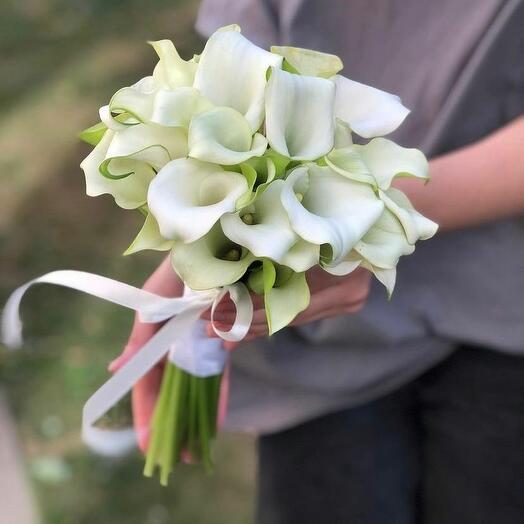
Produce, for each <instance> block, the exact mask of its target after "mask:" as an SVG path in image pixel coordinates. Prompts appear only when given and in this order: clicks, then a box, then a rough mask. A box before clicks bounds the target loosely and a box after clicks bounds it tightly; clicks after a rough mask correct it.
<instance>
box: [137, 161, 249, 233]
mask: <svg viewBox="0 0 524 524" xmlns="http://www.w3.org/2000/svg"><path fill="white" fill-rule="evenodd" d="M247 190H248V184H247V181H246V179H245V177H244V176H243V175H241V174H239V173H234V172H231V171H224V170H223V169H222V168H221V167H220V166H218V165H216V164H209V163H206V162H201V161H199V160H194V159H186V158H181V159H178V160H173V161H172V162H169V163H168V164H167V165H166V166H164V168H162V169H161V170H160V172H159V173H158V174H157V175H156V177H155V178H154V179H153V181H152V182H151V184H150V186H149V192H148V196H147V201H148V206H149V210H150V212H151V213H152V214H153V215H154V217H155V218H156V220H157V221H158V225H159V228H160V233H161V235H162V236H163V237H164V238H166V239H174V240H182V241H183V242H194V241H195V240H198V239H199V238H201V237H202V236H204V235H205V234H206V233H207V232H208V231H209V230H210V229H211V228H212V227H213V225H214V224H215V223H216V222H217V221H218V220H219V219H220V217H221V216H222V215H223V214H224V213H230V212H232V211H234V210H235V206H236V201H237V200H238V199H239V198H240V197H241V196H242V195H243V194H244V193H245V192H246V191H247Z"/></svg>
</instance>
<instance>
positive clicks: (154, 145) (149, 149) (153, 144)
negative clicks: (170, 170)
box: [106, 124, 187, 171]
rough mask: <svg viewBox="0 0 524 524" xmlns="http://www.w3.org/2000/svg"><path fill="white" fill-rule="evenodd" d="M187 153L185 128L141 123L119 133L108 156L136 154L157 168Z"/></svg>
mask: <svg viewBox="0 0 524 524" xmlns="http://www.w3.org/2000/svg"><path fill="white" fill-rule="evenodd" d="M186 154H187V135H186V132H185V131H184V130H183V129H180V128H170V127H164V126H159V125H156V124H147V125H146V124H139V125H136V126H127V127H126V128H125V129H123V130H122V131H118V132H117V133H115V135H114V138H113V140H112V142H111V144H110V146H109V148H108V151H107V155H106V158H116V157H126V156H131V155H132V156H133V158H135V159H136V160H140V161H142V162H146V163H148V164H149V165H151V166H152V167H153V168H155V169H156V170H157V171H158V170H159V169H161V168H162V167H163V166H164V165H165V164H167V162H169V161H170V160H174V159H176V158H182V157H184V156H186Z"/></svg>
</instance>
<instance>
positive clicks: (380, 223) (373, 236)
mask: <svg viewBox="0 0 524 524" xmlns="http://www.w3.org/2000/svg"><path fill="white" fill-rule="evenodd" d="M355 251H356V252H357V253H358V254H359V255H360V256H361V257H362V258H363V259H364V260H367V261H368V262H369V263H370V264H371V265H373V266H376V267H379V268H383V269H393V268H395V267H396V266H397V264H398V259H399V258H400V257H401V256H404V255H410V254H411V253H413V251H415V246H414V245H413V244H410V243H409V242H408V240H407V238H406V234H405V233H404V229H403V227H402V224H401V223H400V221H399V220H398V218H397V217H396V216H395V215H394V214H393V213H391V211H389V210H388V209H385V210H384V212H383V213H382V216H381V217H380V218H379V219H378V220H377V221H376V222H375V224H373V227H372V228H371V229H370V230H369V231H368V232H367V233H366V234H365V235H364V236H363V237H362V240H360V241H359V242H357V244H356V245H355Z"/></svg>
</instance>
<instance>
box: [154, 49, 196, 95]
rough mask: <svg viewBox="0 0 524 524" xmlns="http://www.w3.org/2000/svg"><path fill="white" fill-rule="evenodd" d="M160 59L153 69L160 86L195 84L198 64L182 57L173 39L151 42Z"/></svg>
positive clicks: (170, 86) (173, 87)
mask: <svg viewBox="0 0 524 524" xmlns="http://www.w3.org/2000/svg"><path fill="white" fill-rule="evenodd" d="M150 44H151V45H152V46H153V49H154V50H155V51H156V54H157V55H158V58H159V59H160V60H159V62H158V64H157V65H156V67H155V70H154V71H153V78H154V79H155V82H156V83H157V85H158V86H159V87H167V88H170V89H176V88H177V87H189V86H191V85H193V81H194V78H195V72H196V70H197V67H198V64H197V63H196V62H195V61H194V60H189V61H186V60H183V59H182V58H180V55H179V54H178V51H177V50H176V47H175V46H174V45H173V42H171V40H157V41H156V42H150Z"/></svg>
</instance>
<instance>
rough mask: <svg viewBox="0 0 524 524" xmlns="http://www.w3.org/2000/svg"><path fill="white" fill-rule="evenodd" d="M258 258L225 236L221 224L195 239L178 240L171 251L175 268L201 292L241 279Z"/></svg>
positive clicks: (184, 279) (191, 285)
mask: <svg viewBox="0 0 524 524" xmlns="http://www.w3.org/2000/svg"><path fill="white" fill-rule="evenodd" d="M254 261H255V257H254V256H253V255H252V254H251V253H249V252H248V251H247V250H246V249H243V248H241V247H240V246H237V245H235V244H234V243H233V242H232V241H231V240H230V239H228V238H227V237H226V236H225V235H224V233H223V232H222V229H221V228H220V225H219V224H216V225H215V226H213V228H212V229H211V230H210V231H209V232H208V233H207V234H206V235H205V236H203V237H202V238H200V239H199V240H196V241H195V242H191V243H189V244H185V243H183V242H176V243H175V245H174V247H173V250H172V254H171V262H172V264H173V268H174V269H175V271H176V272H177V273H178V275H179V276H180V278H181V279H182V280H183V281H184V282H185V283H186V284H187V285H188V286H189V287H190V288H191V289H194V290H197V291H202V290H206V289H212V288H216V287H221V286H227V285H229V284H233V283H234V282H237V281H238V280H240V279H241V278H242V276H243V275H244V273H245V272H246V271H247V268H248V267H249V266H250V265H251V264H252V263H253V262H254Z"/></svg>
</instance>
